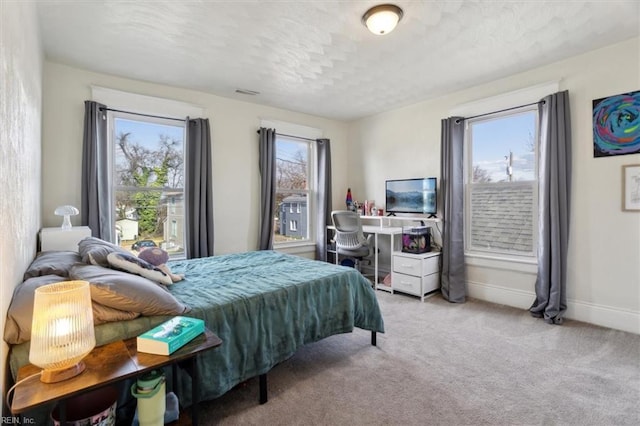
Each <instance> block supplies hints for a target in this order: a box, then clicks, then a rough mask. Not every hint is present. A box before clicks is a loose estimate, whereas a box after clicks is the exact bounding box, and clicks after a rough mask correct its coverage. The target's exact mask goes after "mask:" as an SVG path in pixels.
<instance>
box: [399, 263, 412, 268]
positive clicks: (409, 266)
mask: <svg viewBox="0 0 640 426" xmlns="http://www.w3.org/2000/svg"><path fill="white" fill-rule="evenodd" d="M400 266H402V267H403V268H413V264H411V263H403V264H401V265H400Z"/></svg>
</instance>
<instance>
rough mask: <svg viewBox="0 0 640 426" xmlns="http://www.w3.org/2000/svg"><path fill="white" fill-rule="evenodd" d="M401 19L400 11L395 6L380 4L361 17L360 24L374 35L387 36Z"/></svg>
mask: <svg viewBox="0 0 640 426" xmlns="http://www.w3.org/2000/svg"><path fill="white" fill-rule="evenodd" d="M400 19H402V9H400V8H399V7H398V6H396V5H395V4H381V5H378V6H374V7H372V8H371V9H369V10H367V11H366V12H365V14H364V15H362V23H363V24H364V25H365V26H366V27H367V28H368V29H369V31H371V32H372V33H374V34H376V35H384V34H388V33H390V32H391V31H393V29H394V28H395V27H396V25H398V22H400Z"/></svg>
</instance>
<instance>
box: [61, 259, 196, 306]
mask: <svg viewBox="0 0 640 426" xmlns="http://www.w3.org/2000/svg"><path fill="white" fill-rule="evenodd" d="M69 276H70V277H71V278H73V279H74V280H84V281H89V283H90V284H91V299H92V300H93V301H95V302H98V303H100V304H101V305H104V306H108V307H110V308H114V309H119V310H121V311H125V312H138V313H140V314H142V315H180V314H183V313H185V312H188V311H189V310H190V308H188V307H187V306H186V305H184V304H182V303H181V302H179V301H178V299H176V298H175V297H174V296H173V295H172V294H171V293H169V290H167V289H166V287H164V286H162V285H160V284H156V283H154V282H153V281H150V280H148V279H146V278H144V277H141V276H139V275H133V274H129V273H127V272H122V271H116V270H114V269H109V268H103V267H101V266H97V265H81V264H79V265H75V266H74V267H72V268H71V271H70V272H69Z"/></svg>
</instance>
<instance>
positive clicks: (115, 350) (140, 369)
mask: <svg viewBox="0 0 640 426" xmlns="http://www.w3.org/2000/svg"><path fill="white" fill-rule="evenodd" d="M221 344H222V340H220V338H219V337H218V336H216V335H215V334H214V333H212V332H211V331H210V330H208V329H205V332H204V334H201V335H200V336H198V337H196V338H195V339H193V340H192V341H191V342H189V343H187V344H186V345H185V346H183V347H182V348H180V349H178V350H177V351H176V352H174V353H173V354H171V355H169V356H164V355H152V354H147V353H142V352H141V353H138V351H137V349H136V338H135V337H133V338H131V339H127V340H120V341H117V342H113V343H109V344H107V345H104V346H99V347H96V348H95V349H94V350H93V351H91V353H90V354H89V355H87V356H86V357H85V358H84V360H83V361H84V363H85V365H86V369H85V371H84V372H82V374H80V375H79V376H76V377H73V378H71V379H69V380H65V381H62V382H58V383H50V384H47V383H42V382H41V381H40V380H38V379H36V378H34V379H33V380H28V381H26V382H24V383H22V384H20V385H18V386H17V387H16V389H15V393H14V396H13V400H12V401H11V412H12V413H13V414H14V415H16V414H20V413H24V412H25V411H29V410H31V409H33V408H36V407H39V406H41V405H43V404H47V403H51V402H56V401H60V402H61V403H60V420H61V421H60V423H61V424H64V420H65V417H66V416H65V404H64V400H66V399H68V398H72V397H74V396H77V395H80V394H82V393H84V392H89V391H92V390H95V389H98V388H101V387H104V386H107V385H110V384H114V383H116V382H119V381H121V380H124V379H127V378H130V377H136V376H139V375H141V374H144V373H146V372H149V371H151V370H155V369H157V368H161V367H165V366H172V367H173V368H174V377H175V372H176V370H175V367H176V366H177V364H178V363H180V362H183V361H189V364H190V365H189V366H190V369H191V372H190V374H191V376H192V377H193V378H195V377H198V363H197V362H196V357H197V355H198V354H199V353H201V352H204V351H206V350H209V349H213V348H216V347H218V346H220V345H221ZM38 372H40V368H38V367H36V366H35V365H31V364H28V365H25V366H24V367H22V368H20V370H19V371H18V378H17V381H19V380H22V379H23V378H25V377H28V376H31V375H33V374H36V373H38ZM192 383H193V386H192V388H191V393H192V407H191V420H192V423H193V424H194V425H196V424H198V410H197V407H198V402H199V389H198V380H193V381H192Z"/></svg>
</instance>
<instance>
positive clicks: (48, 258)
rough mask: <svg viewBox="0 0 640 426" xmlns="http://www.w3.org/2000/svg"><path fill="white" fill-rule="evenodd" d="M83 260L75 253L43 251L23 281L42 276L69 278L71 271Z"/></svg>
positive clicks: (30, 266)
mask: <svg viewBox="0 0 640 426" xmlns="http://www.w3.org/2000/svg"><path fill="white" fill-rule="evenodd" d="M81 261H82V258H81V257H80V255H79V254H78V253H77V252H75V251H43V252H40V253H38V255H37V256H36V258H35V259H34V260H33V262H31V265H29V267H28V268H27V270H26V272H25V273H24V276H23V277H22V280H23V281H24V280H28V279H29V278H33V277H39V276H42V275H58V276H60V277H68V276H69V269H70V268H71V267H72V266H73V265H74V264H75V263H78V262H81Z"/></svg>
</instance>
